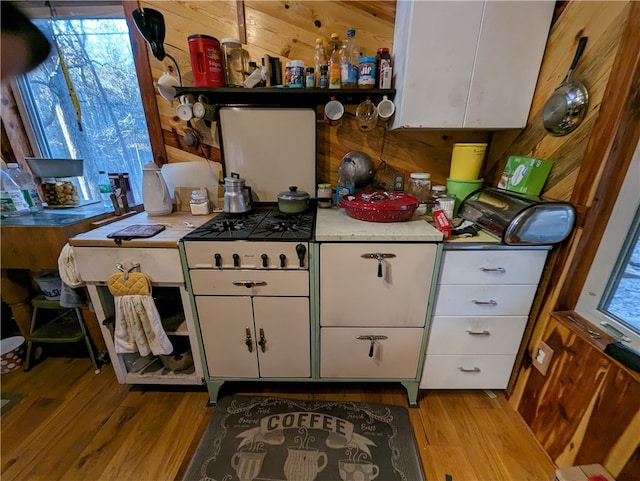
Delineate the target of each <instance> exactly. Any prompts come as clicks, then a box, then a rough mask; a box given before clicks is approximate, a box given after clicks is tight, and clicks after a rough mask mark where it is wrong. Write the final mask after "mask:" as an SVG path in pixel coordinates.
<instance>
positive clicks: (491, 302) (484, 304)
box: [471, 299, 498, 306]
mask: <svg viewBox="0 0 640 481" xmlns="http://www.w3.org/2000/svg"><path fill="white" fill-rule="evenodd" d="M471 302H473V303H474V304H478V305H479V306H497V305H498V302H497V301H494V300H493V299H491V300H489V301H478V300H476V299H474V300H472V301H471Z"/></svg>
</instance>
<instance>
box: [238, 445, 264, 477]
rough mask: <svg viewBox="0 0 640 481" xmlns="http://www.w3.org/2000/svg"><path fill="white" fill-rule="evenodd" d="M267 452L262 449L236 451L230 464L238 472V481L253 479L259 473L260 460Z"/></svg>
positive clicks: (262, 459)
mask: <svg viewBox="0 0 640 481" xmlns="http://www.w3.org/2000/svg"><path fill="white" fill-rule="evenodd" d="M266 454H267V452H266V451H265V450H264V449H255V450H253V451H238V452H237V453H235V454H234V455H233V457H232V458H231V466H232V467H233V469H235V471H236V473H237V474H238V478H239V479H240V481H253V480H254V479H255V478H257V477H258V474H260V470H261V469H262V462H263V461H264V457H265V455H266Z"/></svg>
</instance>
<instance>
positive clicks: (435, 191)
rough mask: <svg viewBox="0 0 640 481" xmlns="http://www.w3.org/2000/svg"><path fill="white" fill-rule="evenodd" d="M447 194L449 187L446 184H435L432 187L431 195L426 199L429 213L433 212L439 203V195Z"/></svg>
mask: <svg viewBox="0 0 640 481" xmlns="http://www.w3.org/2000/svg"><path fill="white" fill-rule="evenodd" d="M446 194H447V187H446V186H444V185H434V186H433V187H432V188H431V195H430V196H429V198H428V199H427V201H426V204H427V214H431V213H433V208H434V207H436V206H437V204H438V197H441V196H443V195H446Z"/></svg>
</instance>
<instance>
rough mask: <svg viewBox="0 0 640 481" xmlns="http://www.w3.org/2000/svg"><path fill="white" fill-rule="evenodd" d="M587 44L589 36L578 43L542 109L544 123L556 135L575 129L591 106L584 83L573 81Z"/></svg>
mask: <svg viewBox="0 0 640 481" xmlns="http://www.w3.org/2000/svg"><path fill="white" fill-rule="evenodd" d="M586 45H587V37H582V38H581V39H580V42H579V43H578V49H577V50H576V55H575V57H573V62H571V67H569V71H568V72H567V76H566V77H565V78H564V80H563V81H562V83H561V84H560V85H559V86H558V88H556V90H555V91H554V92H553V94H552V95H551V97H549V99H548V100H547V103H545V104H544V107H543V109H542V123H543V124H544V127H545V129H547V130H548V131H549V132H551V134H553V135H555V136H558V137H560V136H563V135H566V134H568V133H569V132H571V131H572V130H574V129H575V128H576V127H578V125H579V124H580V122H582V120H583V119H584V117H585V115H586V113H587V107H588V106H589V94H588V92H587V89H586V87H585V86H584V85H582V84H581V83H580V82H577V81H571V74H572V73H573V71H574V70H575V68H576V65H577V64H578V60H580V57H581V56H582V52H583V51H584V47H585V46H586Z"/></svg>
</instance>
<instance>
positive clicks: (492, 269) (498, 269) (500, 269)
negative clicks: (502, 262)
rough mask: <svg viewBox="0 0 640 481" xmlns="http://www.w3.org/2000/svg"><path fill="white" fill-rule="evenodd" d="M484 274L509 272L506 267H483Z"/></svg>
mask: <svg viewBox="0 0 640 481" xmlns="http://www.w3.org/2000/svg"><path fill="white" fill-rule="evenodd" d="M480 270H481V271H482V272H500V273H502V274H504V273H505V272H507V270H506V269H505V268H504V267H481V268H480Z"/></svg>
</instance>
